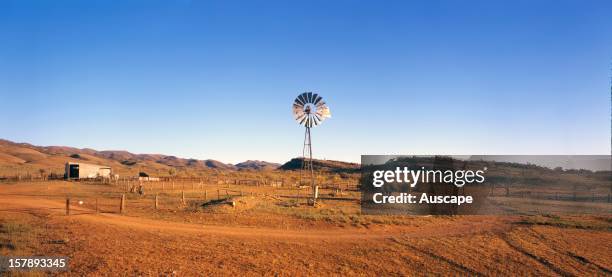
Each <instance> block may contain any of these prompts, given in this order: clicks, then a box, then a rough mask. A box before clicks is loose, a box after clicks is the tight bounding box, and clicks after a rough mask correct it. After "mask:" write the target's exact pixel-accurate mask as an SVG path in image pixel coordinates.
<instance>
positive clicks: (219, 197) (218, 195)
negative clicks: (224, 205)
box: [217, 189, 221, 200]
mask: <svg viewBox="0 0 612 277" xmlns="http://www.w3.org/2000/svg"><path fill="white" fill-rule="evenodd" d="M217 200H221V193H220V192H219V189H217Z"/></svg>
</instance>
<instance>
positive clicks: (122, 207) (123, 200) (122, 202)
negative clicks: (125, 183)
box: [119, 193, 125, 214]
mask: <svg viewBox="0 0 612 277" xmlns="http://www.w3.org/2000/svg"><path fill="white" fill-rule="evenodd" d="M124 209H125V193H124V194H121V203H120V205H119V213H120V214H122V213H123V210H124Z"/></svg>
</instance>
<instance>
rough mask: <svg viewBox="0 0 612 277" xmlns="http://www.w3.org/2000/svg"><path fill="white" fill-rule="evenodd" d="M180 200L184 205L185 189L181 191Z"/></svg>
mask: <svg viewBox="0 0 612 277" xmlns="http://www.w3.org/2000/svg"><path fill="white" fill-rule="evenodd" d="M181 202H182V203H183V205H185V191H181Z"/></svg>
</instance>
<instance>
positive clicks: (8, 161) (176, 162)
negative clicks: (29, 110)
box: [0, 139, 359, 176]
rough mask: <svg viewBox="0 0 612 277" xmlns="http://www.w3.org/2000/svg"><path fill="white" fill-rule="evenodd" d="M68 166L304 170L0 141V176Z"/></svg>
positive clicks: (333, 166) (335, 166)
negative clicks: (73, 164)
mask: <svg viewBox="0 0 612 277" xmlns="http://www.w3.org/2000/svg"><path fill="white" fill-rule="evenodd" d="M66 162H82V163H90V164H99V165H106V166H110V167H112V168H113V171H114V172H115V173H117V174H120V175H135V174H138V172H141V171H143V172H147V173H149V174H153V175H158V176H168V175H171V174H177V175H199V173H202V172H207V171H237V170H254V171H260V170H277V169H278V170H296V169H300V168H301V166H302V160H301V159H299V158H296V159H292V160H291V161H289V162H287V163H285V164H284V165H282V166H281V165H280V164H277V163H271V162H266V161H257V160H248V161H244V162H241V163H237V164H228V163H223V162H220V161H217V160H210V159H208V160H198V159H185V158H179V157H175V156H168V155H162V154H134V153H130V152H128V151H97V150H94V149H89V148H85V149H79V148H74V147H67V146H35V145H32V144H29V143H16V142H12V141H8V140H3V139H0V175H5V176H7V175H15V174H26V173H31V174H38V172H40V171H45V172H47V173H58V174H59V173H63V171H64V164H65V163H66ZM314 164H315V169H324V170H329V171H334V172H339V171H357V170H358V169H359V165H358V164H353V163H345V162H339V161H327V160H315V161H314Z"/></svg>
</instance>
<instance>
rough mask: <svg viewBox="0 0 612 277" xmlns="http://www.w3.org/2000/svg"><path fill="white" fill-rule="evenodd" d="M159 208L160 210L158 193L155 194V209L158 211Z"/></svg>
mask: <svg viewBox="0 0 612 277" xmlns="http://www.w3.org/2000/svg"><path fill="white" fill-rule="evenodd" d="M157 208H159V202H158V199H157V193H156V194H155V209H156V210H157Z"/></svg>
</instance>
